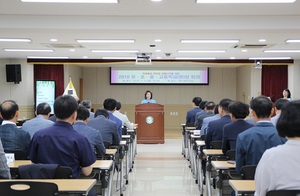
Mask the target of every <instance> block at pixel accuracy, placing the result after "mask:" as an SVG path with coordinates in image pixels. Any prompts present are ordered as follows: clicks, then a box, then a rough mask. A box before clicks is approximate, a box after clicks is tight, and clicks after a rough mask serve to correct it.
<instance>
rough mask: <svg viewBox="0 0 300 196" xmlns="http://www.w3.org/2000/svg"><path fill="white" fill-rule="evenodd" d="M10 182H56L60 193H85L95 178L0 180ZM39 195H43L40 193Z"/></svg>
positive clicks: (90, 187) (91, 186) (94, 182)
mask: <svg viewBox="0 0 300 196" xmlns="http://www.w3.org/2000/svg"><path fill="white" fill-rule="evenodd" d="M7 181H9V182H11V181H28V182H52V183H55V184H57V186H58V191H59V192H60V193H68V194H81V195H87V194H88V192H89V191H90V190H91V189H92V188H93V186H94V185H95V184H96V179H59V180H58V179H38V180H32V179H18V180H16V179H14V180H0V183H1V182H7ZM41 195H43V194H42V193H41Z"/></svg>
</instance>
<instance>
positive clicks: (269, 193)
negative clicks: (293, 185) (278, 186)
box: [267, 190, 300, 196]
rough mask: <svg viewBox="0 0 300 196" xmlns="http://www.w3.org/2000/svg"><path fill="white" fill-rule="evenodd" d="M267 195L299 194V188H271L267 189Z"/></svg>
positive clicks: (286, 195) (299, 195) (298, 195)
mask: <svg viewBox="0 0 300 196" xmlns="http://www.w3.org/2000/svg"><path fill="white" fill-rule="evenodd" d="M267 196H300V190H273V191H268V192H267Z"/></svg>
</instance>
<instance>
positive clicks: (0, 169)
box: [0, 140, 11, 179]
mask: <svg viewBox="0 0 300 196" xmlns="http://www.w3.org/2000/svg"><path fill="white" fill-rule="evenodd" d="M10 178H11V175H10V170H9V167H8V165H7V160H6V157H5V152H4V149H3V146H2V142H1V140H0V179H10Z"/></svg>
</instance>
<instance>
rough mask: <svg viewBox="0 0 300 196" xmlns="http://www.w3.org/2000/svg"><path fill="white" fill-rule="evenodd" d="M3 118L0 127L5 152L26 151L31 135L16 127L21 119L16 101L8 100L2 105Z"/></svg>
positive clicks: (0, 136)
mask: <svg viewBox="0 0 300 196" xmlns="http://www.w3.org/2000/svg"><path fill="white" fill-rule="evenodd" d="M0 112H1V115H2V118H3V122H2V125H0V138H1V141H2V145H3V148H4V150H5V151H16V150H20V151H26V150H27V148H28V145H29V143H30V134H29V133H28V132H26V131H24V130H22V129H19V128H18V127H17V125H16V123H17V121H18V117H19V106H18V104H17V103H16V102H15V101H12V100H7V101H4V102H3V103H2V104H1V107H0Z"/></svg>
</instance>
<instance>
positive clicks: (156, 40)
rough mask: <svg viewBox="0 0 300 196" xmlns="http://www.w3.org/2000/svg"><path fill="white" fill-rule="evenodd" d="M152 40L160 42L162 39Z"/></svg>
mask: <svg viewBox="0 0 300 196" xmlns="http://www.w3.org/2000/svg"><path fill="white" fill-rule="evenodd" d="M154 41H155V42H161V41H162V40H161V39H155V40H154Z"/></svg>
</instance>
